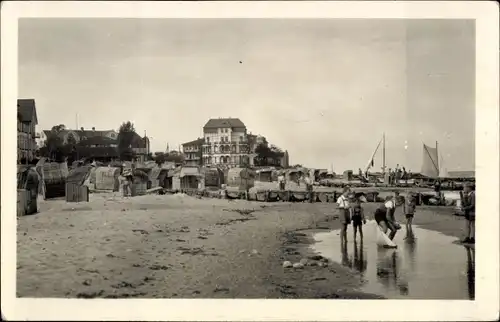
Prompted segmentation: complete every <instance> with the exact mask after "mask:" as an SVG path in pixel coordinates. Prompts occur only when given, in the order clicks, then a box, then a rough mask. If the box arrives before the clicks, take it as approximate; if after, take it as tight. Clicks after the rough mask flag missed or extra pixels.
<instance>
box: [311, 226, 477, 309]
mask: <svg viewBox="0 0 500 322" xmlns="http://www.w3.org/2000/svg"><path fill="white" fill-rule="evenodd" d="M377 229H378V228H377V224H376V223H375V222H371V221H369V222H368V223H367V225H366V230H365V231H364V241H363V242H361V241H359V240H358V242H354V241H353V240H352V239H351V240H349V242H348V243H347V244H345V243H342V242H341V239H340V236H338V231H334V232H329V233H319V234H317V235H315V239H316V240H318V241H321V243H318V244H315V245H314V246H313V248H314V250H315V251H317V252H319V253H320V254H322V255H323V256H326V257H328V258H331V259H332V260H334V261H337V262H339V263H341V264H342V265H343V266H345V267H347V268H349V269H351V270H353V271H355V272H357V273H358V274H359V275H361V276H362V277H363V281H364V283H363V285H362V286H361V290H362V291H366V292H368V293H374V294H380V295H384V296H386V297H388V298H413V299H474V282H475V278H474V267H475V265H474V257H475V256H474V250H473V249H470V248H469V249H466V252H465V255H466V256H464V247H463V246H462V245H457V244H455V243H454V242H455V240H456V238H455V237H451V236H446V235H443V234H440V233H438V232H435V231H430V230H427V229H422V228H420V227H418V226H414V227H413V229H409V230H408V231H407V232H406V235H405V234H404V233H403V234H400V235H396V238H395V243H396V244H397V245H398V248H396V249H386V248H380V247H377V243H376V240H377ZM417 237H418V239H417ZM417 244H418V245H417ZM339 246H340V247H339ZM368 263H369V265H368Z"/></svg>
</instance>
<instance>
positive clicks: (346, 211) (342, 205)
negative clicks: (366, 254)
mask: <svg viewBox="0 0 500 322" xmlns="http://www.w3.org/2000/svg"><path fill="white" fill-rule="evenodd" d="M350 191H351V189H350V188H349V187H344V189H343V190H342V195H341V196H340V197H339V198H338V199H337V205H338V207H339V210H340V220H341V222H342V230H341V231H340V238H341V239H342V241H343V242H345V243H347V226H348V225H349V224H350V223H351V214H350V208H349V200H348V197H347V196H348V195H349V192H350Z"/></svg>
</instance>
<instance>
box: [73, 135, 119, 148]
mask: <svg viewBox="0 0 500 322" xmlns="http://www.w3.org/2000/svg"><path fill="white" fill-rule="evenodd" d="M79 144H80V145H81V146H89V145H106V146H108V145H111V144H117V141H116V140H113V139H110V138H107V137H105V136H94V137H90V138H88V139H86V140H82V141H80V142H79Z"/></svg>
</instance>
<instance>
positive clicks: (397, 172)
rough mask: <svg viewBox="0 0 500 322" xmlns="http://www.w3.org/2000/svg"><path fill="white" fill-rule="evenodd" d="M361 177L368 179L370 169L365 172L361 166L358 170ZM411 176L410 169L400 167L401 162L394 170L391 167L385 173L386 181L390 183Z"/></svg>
mask: <svg viewBox="0 0 500 322" xmlns="http://www.w3.org/2000/svg"><path fill="white" fill-rule="evenodd" d="M358 173H359V177H360V178H362V179H365V180H368V176H369V173H368V169H367V170H366V171H365V172H364V173H363V171H362V170H361V168H360V169H359V170H358ZM410 177H411V172H410V170H408V171H406V168H405V167H400V166H399V164H397V165H396V168H395V169H394V170H393V169H392V168H389V171H388V172H386V173H385V178H384V181H386V182H387V183H388V184H390V185H396V184H397V183H398V182H399V180H408V179H410Z"/></svg>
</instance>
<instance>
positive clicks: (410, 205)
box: [404, 192, 417, 235]
mask: <svg viewBox="0 0 500 322" xmlns="http://www.w3.org/2000/svg"><path fill="white" fill-rule="evenodd" d="M416 207H417V198H416V197H415V194H414V193H413V192H410V193H408V197H407V198H406V201H405V205H404V213H405V217H406V234H407V235H408V233H409V232H412V222H413V216H414V215H415V208H416Z"/></svg>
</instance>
